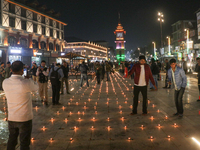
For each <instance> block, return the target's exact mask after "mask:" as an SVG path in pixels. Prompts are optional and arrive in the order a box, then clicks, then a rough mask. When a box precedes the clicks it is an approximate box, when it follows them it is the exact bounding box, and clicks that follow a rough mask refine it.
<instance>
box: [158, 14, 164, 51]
mask: <svg viewBox="0 0 200 150" xmlns="http://www.w3.org/2000/svg"><path fill="white" fill-rule="evenodd" d="M158 21H159V22H160V36H161V45H160V46H161V48H162V47H163V42H162V23H163V22H164V15H163V13H162V12H158Z"/></svg>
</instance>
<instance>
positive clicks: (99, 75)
mask: <svg viewBox="0 0 200 150" xmlns="http://www.w3.org/2000/svg"><path fill="white" fill-rule="evenodd" d="M95 71H96V77H97V83H98V84H100V77H101V73H102V67H101V65H100V63H99V62H98V61H97V62H96V65H95Z"/></svg>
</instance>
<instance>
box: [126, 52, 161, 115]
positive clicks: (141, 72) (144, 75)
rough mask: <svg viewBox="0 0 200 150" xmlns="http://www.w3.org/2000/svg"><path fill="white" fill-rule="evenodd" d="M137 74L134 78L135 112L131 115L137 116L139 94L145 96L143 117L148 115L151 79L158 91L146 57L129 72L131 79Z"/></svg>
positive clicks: (141, 57)
mask: <svg viewBox="0 0 200 150" xmlns="http://www.w3.org/2000/svg"><path fill="white" fill-rule="evenodd" d="M133 73H135V76H134V83H135V84H134V98H133V111H132V113H131V115H135V114H137V106H138V96H139V93H140V92H141V93H142V96H143V109H142V111H143V115H146V114H147V86H148V82H149V79H150V80H151V82H152V84H153V85H154V87H155V90H157V87H156V85H155V82H154V79H153V76H152V73H151V69H150V67H149V65H148V64H146V59H145V56H144V55H141V56H140V57H139V63H137V64H135V65H134V66H133V67H132V69H131V70H130V71H129V77H130V76H131V75H132V74H133Z"/></svg>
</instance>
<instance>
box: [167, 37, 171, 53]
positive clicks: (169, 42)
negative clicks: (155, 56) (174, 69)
mask: <svg viewBox="0 0 200 150" xmlns="http://www.w3.org/2000/svg"><path fill="white" fill-rule="evenodd" d="M167 39H168V47H169V53H168V55H169V56H170V55H171V51H170V45H171V41H170V36H167Z"/></svg>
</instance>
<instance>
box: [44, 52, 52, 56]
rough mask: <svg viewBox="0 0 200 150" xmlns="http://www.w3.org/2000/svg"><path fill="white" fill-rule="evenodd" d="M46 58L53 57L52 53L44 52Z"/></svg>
mask: <svg viewBox="0 0 200 150" xmlns="http://www.w3.org/2000/svg"><path fill="white" fill-rule="evenodd" d="M43 54H44V57H51V53H50V52H44V53H43Z"/></svg>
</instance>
